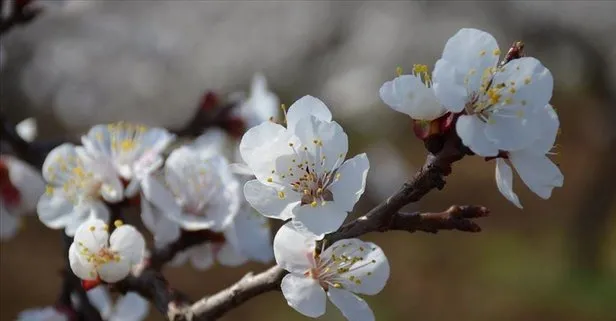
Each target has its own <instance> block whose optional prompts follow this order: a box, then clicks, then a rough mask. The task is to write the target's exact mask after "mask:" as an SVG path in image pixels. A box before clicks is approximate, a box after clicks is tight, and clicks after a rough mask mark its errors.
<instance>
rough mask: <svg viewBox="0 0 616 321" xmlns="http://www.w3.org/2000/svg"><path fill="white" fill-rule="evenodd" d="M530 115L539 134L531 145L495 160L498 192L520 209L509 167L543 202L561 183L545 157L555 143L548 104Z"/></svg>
mask: <svg viewBox="0 0 616 321" xmlns="http://www.w3.org/2000/svg"><path fill="white" fill-rule="evenodd" d="M534 113H535V115H533V118H534V119H535V120H536V121H537V122H539V123H540V124H541V131H540V132H539V133H538V136H537V138H536V139H535V140H534V142H533V143H532V145H530V146H529V147H527V148H525V149H522V150H518V151H512V152H508V153H507V154H506V159H504V158H497V159H496V185H497V187H498V190H499V191H500V192H501V194H503V196H505V198H507V199H508V200H509V201H511V202H512V203H513V204H515V205H516V206H517V207H519V208H522V205H521V204H520V200H519V199H518V196H517V195H516V193H515V192H513V173H512V171H511V167H510V166H509V164H511V165H512V166H513V167H514V168H515V169H516V171H517V172H518V174H519V175H520V178H522V181H523V182H524V184H526V186H528V188H530V190H531V191H533V192H534V193H535V194H537V195H539V197H541V198H543V199H548V198H550V196H551V195H552V189H553V188H554V187H561V186H562V185H563V180H564V177H563V174H562V173H561V171H560V169H559V168H558V166H556V165H555V164H554V163H552V161H551V160H550V159H549V158H548V157H547V155H546V154H549V153H550V151H551V150H552V148H553V146H554V142H555V141H556V136H557V134H558V127H559V120H558V115H557V114H556V112H555V111H554V109H553V108H552V106H550V105H546V106H544V107H543V108H539V109H537V110H536V111H534Z"/></svg>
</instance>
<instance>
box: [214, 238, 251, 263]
mask: <svg viewBox="0 0 616 321" xmlns="http://www.w3.org/2000/svg"><path fill="white" fill-rule="evenodd" d="M216 260H218V263H220V264H221V265H224V266H231V267H235V266H240V265H242V264H244V263H246V261H248V259H247V258H246V257H245V256H244V255H242V253H240V252H239V251H238V249H236V248H235V247H234V246H233V245H231V243H229V242H225V243H224V244H223V245H222V246H221V247H220V249H219V250H218V252H217V253H216Z"/></svg>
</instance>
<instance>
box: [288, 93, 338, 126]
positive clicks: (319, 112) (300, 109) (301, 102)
mask: <svg viewBox="0 0 616 321" xmlns="http://www.w3.org/2000/svg"><path fill="white" fill-rule="evenodd" d="M309 116H314V117H316V118H317V119H319V120H321V121H325V122H329V121H331V120H332V113H331V112H330V111H329V109H328V108H327V106H326V105H325V104H324V103H323V102H322V101H321V100H320V99H318V98H316V97H313V96H310V95H306V96H304V97H302V98H300V99H298V100H297V101H296V102H294V103H293V105H291V107H289V110H288V111H287V128H288V129H289V130H290V131H294V130H295V125H296V124H297V122H298V121H300V119H302V118H306V117H309Z"/></svg>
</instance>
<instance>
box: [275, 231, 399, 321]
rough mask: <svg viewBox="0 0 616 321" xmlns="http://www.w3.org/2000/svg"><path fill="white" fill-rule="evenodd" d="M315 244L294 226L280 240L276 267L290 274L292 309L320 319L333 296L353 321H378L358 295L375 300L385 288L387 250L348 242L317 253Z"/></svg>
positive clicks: (286, 291) (287, 292)
mask: <svg viewBox="0 0 616 321" xmlns="http://www.w3.org/2000/svg"><path fill="white" fill-rule="evenodd" d="M314 240H315V239H314V238H313V237H312V236H308V235H306V234H303V233H301V232H298V231H297V230H295V229H294V228H293V227H291V223H287V224H286V225H284V226H282V227H281V228H280V230H278V233H276V236H275V238H274V255H275V257H276V262H277V264H278V265H279V266H280V267H282V268H283V269H285V270H287V271H289V272H290V273H289V274H287V275H286V276H285V277H284V278H283V279H282V283H281V285H280V287H281V289H282V294H283V295H284V297H285V299H286V300H287V303H288V304H289V306H291V307H292V308H294V309H295V310H297V311H298V312H300V313H301V314H303V315H305V316H309V317H313V318H316V317H319V316H321V315H323V314H324V313H325V305H326V299H325V297H326V296H327V297H329V299H330V301H331V302H332V303H333V304H334V305H335V306H336V307H337V308H338V309H340V311H342V313H343V314H344V316H345V317H346V318H347V319H348V320H350V321H372V320H375V318H374V313H373V312H372V310H371V309H370V307H369V306H368V304H367V303H366V302H365V301H364V300H363V299H361V298H360V297H358V296H357V295H355V294H354V293H358V294H365V295H375V294H377V293H379V292H380V291H381V290H382V289H383V288H384V287H385V284H386V283H387V279H388V278H389V262H388V261H387V258H386V257H385V254H384V253H383V251H382V250H381V248H379V247H378V246H376V245H375V244H373V243H369V242H362V241H361V240H358V239H347V240H340V241H337V242H335V243H334V244H332V245H331V246H330V247H328V248H327V249H325V250H324V251H322V252H321V253H320V254H315V251H314V250H315V248H314V247H315V242H314Z"/></svg>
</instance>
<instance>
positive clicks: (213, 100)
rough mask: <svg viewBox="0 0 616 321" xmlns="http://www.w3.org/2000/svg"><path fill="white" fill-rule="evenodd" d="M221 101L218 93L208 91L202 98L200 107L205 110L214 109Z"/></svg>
mask: <svg viewBox="0 0 616 321" xmlns="http://www.w3.org/2000/svg"><path fill="white" fill-rule="evenodd" d="M219 102H220V100H219V99H218V95H216V94H215V93H214V92H213V91H208V92H206V93H205V95H203V97H202V98H201V103H200V104H199V108H200V109H201V110H203V111H212V110H213V109H215V108H216V107H217V106H218V103H219Z"/></svg>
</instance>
